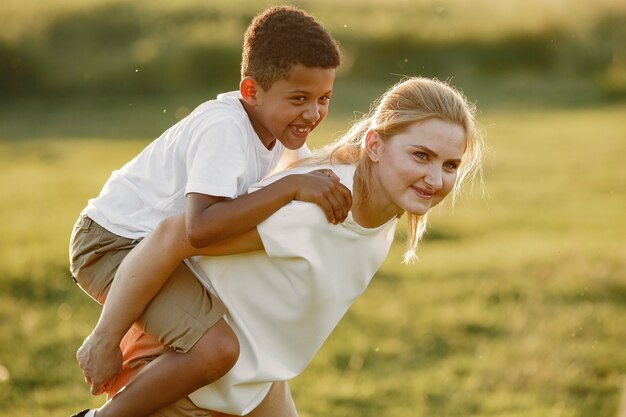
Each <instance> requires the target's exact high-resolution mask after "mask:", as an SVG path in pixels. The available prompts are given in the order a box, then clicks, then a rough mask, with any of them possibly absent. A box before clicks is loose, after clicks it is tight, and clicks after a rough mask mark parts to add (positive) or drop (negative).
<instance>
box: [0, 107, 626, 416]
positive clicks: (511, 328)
mask: <svg viewBox="0 0 626 417" xmlns="http://www.w3.org/2000/svg"><path fill="white" fill-rule="evenodd" d="M624 114H626V106H624V105H614V106H607V107H603V108H595V109H586V110H585V109H579V110H544V111H531V110H519V111H517V112H515V113H511V112H496V111H490V112H485V113H484V114H483V115H482V116H481V122H482V123H483V125H484V126H485V128H486V130H487V133H488V137H489V142H490V144H491V147H492V156H491V158H490V162H489V163H488V164H487V171H486V178H485V180H486V185H487V191H488V193H489V196H488V197H486V198H484V197H483V196H482V194H481V193H480V192H475V193H474V194H471V195H468V196H467V197H466V198H464V199H462V200H461V201H459V202H458V203H457V207H455V208H454V209H452V208H451V207H444V208H443V209H441V210H438V211H437V212H436V213H435V215H434V216H433V221H432V227H431V229H430V231H429V234H428V237H427V239H426V240H425V242H424V243H423V245H422V247H421V249H420V258H421V259H420V261H419V262H418V263H417V264H416V265H414V266H411V267H407V266H402V265H400V253H401V251H402V243H401V242H400V243H398V244H397V245H395V246H394V248H393V251H392V253H391V255H390V257H389V259H388V261H387V262H386V263H385V265H384V267H383V268H382V270H381V271H380V273H379V275H378V276H377V278H376V279H375V280H374V282H373V284H372V286H371V288H370V289H369V290H368V292H367V293H366V295H365V296H364V297H363V298H362V299H361V300H360V301H358V302H357V303H356V305H355V306H354V308H353V309H352V310H351V312H350V313H349V315H348V316H347V317H346V319H345V320H344V321H343V322H342V323H341V324H340V326H339V328H338V329H337V331H336V332H335V333H334V334H333V336H332V337H331V338H330V340H329V341H328V343H327V344H326V345H325V347H324V348H323V350H322V352H321V353H320V354H319V356H318V357H317V358H316V360H315V361H314V362H313V364H312V365H311V366H310V368H309V369H308V370H307V371H306V372H305V373H304V374H303V375H302V376H301V377H299V378H297V379H296V380H295V381H294V382H293V391H294V396H295V398H296V401H297V403H298V405H299V408H300V411H301V415H302V416H304V417H312V416H320V415H330V416H377V417H380V416H385V417H400V416H402V417H404V416H470V415H471V416H495V415H497V416H520V417H521V416H571V417H583V416H594V417H596V416H598V417H600V416H606V417H614V416H616V413H617V408H618V402H619V394H620V390H621V389H622V387H623V386H624V381H625V380H624V378H625V375H626V353H625V351H624V349H623V344H624V342H625V341H626V322H625V319H624V317H626V276H625V274H624V271H625V270H626V247H625V246H624V236H625V233H626V219H624V216H623V213H624V212H625V211H626V185H625V184H626V171H624V169H623V164H622V158H623V155H624V154H626V142H625V141H624V140H623V139H624V138H625V137H626V125H625V124H624V122H623V120H624ZM24 122H25V120H24ZM346 126H347V122H346V121H345V120H343V119H342V118H335V119H330V120H329V121H328V122H327V124H326V126H325V127H323V128H322V130H321V131H320V132H318V133H317V135H316V136H315V138H314V143H317V144H320V143H321V142H322V141H323V140H322V138H326V137H328V136H330V135H331V134H332V133H334V132H336V131H338V130H340V129H344V128H345V127H346ZM146 143H147V140H146V139H127V140H119V139H108V138H102V139H97V138H90V139H77V138H72V137H56V138H46V139H37V138H31V139H28V138H22V139H21V140H11V139H10V138H4V139H3V140H2V141H0V185H1V187H2V196H3V197H2V200H0V215H1V216H2V218H4V219H5V221H4V222H3V225H2V233H0V323H2V326H0V415H1V416H7V417H9V416H10V417H27V416H28V417H39V416H41V417H44V416H49V415H65V414H69V413H70V412H71V411H73V410H76V409H79V408H80V407H82V406H86V405H89V404H91V405H97V404H99V403H100V399H94V398H91V397H90V396H89V394H88V392H87V389H86V387H85V386H84V385H83V383H82V380H81V374H80V371H79V369H78V368H77V366H76V365H75V362H74V360H73V353H74V351H75V349H76V348H77V346H78V345H79V344H80V342H81V340H82V338H83V337H84V336H85V335H86V334H87V333H88V332H89V330H90V328H91V326H92V325H93V324H94V321H95V319H96V317H97V314H98V311H99V309H98V307H96V306H95V305H93V304H92V303H91V302H90V301H89V300H88V299H87V297H86V296H84V295H82V293H81V292H80V291H79V290H78V289H77V288H76V287H75V286H74V284H73V283H72V282H71V280H70V278H69V275H68V272H67V260H66V258H67V255H66V251H67V240H68V234H69V231H70V229H71V226H72V224H73V221H74V219H75V217H76V215H77V214H78V212H79V211H80V210H81V208H82V207H83V205H84V204H85V201H86V199H87V198H89V197H90V196H93V195H94V193H96V192H97V191H98V190H99V188H100V187H101V185H102V183H103V182H104V181H105V180H106V178H107V177H108V175H109V173H110V171H111V170H112V169H114V168H116V167H118V166H119V165H120V164H122V163H123V162H125V161H126V160H127V159H128V158H130V157H131V156H132V155H133V154H134V153H136V152H137V151H138V150H139V149H140V148H141V147H143V146H144V145H145V144H146ZM399 233H400V236H399V237H400V241H401V240H402V231H400V232H399Z"/></svg>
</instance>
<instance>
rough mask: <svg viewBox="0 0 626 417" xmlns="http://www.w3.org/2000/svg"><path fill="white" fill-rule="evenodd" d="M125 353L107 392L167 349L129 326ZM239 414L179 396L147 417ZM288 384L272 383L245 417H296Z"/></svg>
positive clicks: (126, 381) (123, 341)
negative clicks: (266, 392)
mask: <svg viewBox="0 0 626 417" xmlns="http://www.w3.org/2000/svg"><path fill="white" fill-rule="evenodd" d="M122 350H123V353H124V360H125V362H124V369H123V371H122V373H121V374H120V377H119V378H118V380H117V384H116V385H115V386H114V387H112V389H111V390H110V391H108V392H107V394H108V396H109V397H113V396H114V395H115V394H116V393H117V392H118V391H120V390H121V389H122V388H123V387H124V386H125V385H127V384H128V383H129V382H130V381H132V380H133V379H134V378H135V376H136V375H137V374H138V373H139V372H141V370H142V369H143V368H144V367H145V366H147V364H148V363H150V362H151V361H153V360H155V359H156V358H157V357H159V356H160V355H162V354H164V353H165V352H166V351H167V347H165V346H164V345H163V344H161V343H160V342H159V341H158V340H156V339H155V338H153V337H151V336H150V335H147V334H145V333H142V332H141V331H139V330H138V329H136V328H134V327H133V328H131V329H130V331H129V332H128V333H127V334H126V335H125V336H124V339H123V340H122ZM207 416H211V417H238V416H231V415H227V414H222V413H217V412H211V411H209V410H206V409H203V408H199V407H197V406H195V405H194V404H193V403H192V402H191V400H189V398H188V397H185V398H182V399H179V400H178V401H177V402H176V403H174V404H172V405H170V406H168V407H166V408H163V409H161V410H159V411H158V412H156V413H155V414H153V415H152V416H150V417H207ZM297 416H298V413H297V411H296V407H295V404H294V402H293V398H292V397H291V392H290V390H289V385H288V384H287V382H285V381H280V382H275V383H274V384H273V385H272V388H271V389H270V391H269V393H268V394H267V396H266V397H265V399H264V400H263V401H262V402H261V404H259V406H258V407H257V408H255V409H254V410H253V411H252V412H251V413H250V414H248V415H247V416H246V417H297Z"/></svg>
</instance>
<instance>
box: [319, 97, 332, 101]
mask: <svg viewBox="0 0 626 417" xmlns="http://www.w3.org/2000/svg"><path fill="white" fill-rule="evenodd" d="M320 101H322V102H327V101H330V96H322V97H320Z"/></svg>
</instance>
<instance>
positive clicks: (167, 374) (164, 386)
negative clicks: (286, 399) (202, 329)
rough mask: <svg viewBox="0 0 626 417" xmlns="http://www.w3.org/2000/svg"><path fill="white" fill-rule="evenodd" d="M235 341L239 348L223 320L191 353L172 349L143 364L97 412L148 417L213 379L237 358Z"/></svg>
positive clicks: (101, 416) (103, 416) (106, 416)
mask: <svg viewBox="0 0 626 417" xmlns="http://www.w3.org/2000/svg"><path fill="white" fill-rule="evenodd" d="M232 343H235V344H236V346H237V347H238V344H237V339H236V336H235V335H234V333H233V332H232V330H231V328H230V326H228V324H226V322H225V321H224V320H223V319H222V320H220V321H219V322H218V323H217V324H215V325H214V326H213V327H211V328H210V329H209V330H208V331H207V332H206V334H205V335H204V336H203V337H202V338H201V339H200V340H199V341H198V342H197V343H196V344H195V346H194V347H193V348H192V349H191V350H190V351H189V352H187V353H178V352H175V351H173V350H169V351H167V352H166V353H165V354H163V355H161V356H159V357H158V358H157V359H155V360H153V361H152V362H150V363H149V364H148V365H146V366H144V367H143V369H141V370H140V371H139V372H138V373H137V375H136V376H135V377H134V378H133V380H132V381H131V382H130V383H129V384H128V385H126V387H125V388H124V389H123V390H122V391H120V392H119V393H118V394H117V395H115V396H114V397H113V398H112V399H111V400H110V401H108V402H107V403H105V404H104V405H103V406H102V407H101V408H100V409H99V410H98V411H97V415H98V417H111V416H116V417H126V416H128V417H142V416H146V417H147V416H149V415H151V414H152V413H154V412H156V411H158V410H160V409H162V408H163V407H165V406H167V405H169V404H171V403H174V402H175V401H177V400H178V399H180V398H182V397H184V396H186V395H187V394H189V393H190V392H193V391H195V390H196V389H198V388H200V387H203V386H205V385H208V384H210V383H212V382H214V381H215V380H217V379H219V378H220V377H221V376H223V375H224V371H223V370H224V369H227V370H228V369H230V368H231V367H232V366H233V365H234V363H235V362H236V360H237V357H236V356H234V355H233V354H232V352H233V351H234V350H235V349H234V346H233V345H232ZM237 352H238V351H237ZM211 357H212V358H211ZM207 360H209V361H210V362H207ZM155 394H157V395H155Z"/></svg>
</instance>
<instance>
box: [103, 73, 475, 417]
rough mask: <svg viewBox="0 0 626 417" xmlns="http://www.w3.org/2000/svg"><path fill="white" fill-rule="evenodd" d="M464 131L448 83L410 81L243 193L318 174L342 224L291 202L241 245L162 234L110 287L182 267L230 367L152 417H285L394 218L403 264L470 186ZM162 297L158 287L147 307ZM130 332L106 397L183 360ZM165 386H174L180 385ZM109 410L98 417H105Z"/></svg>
mask: <svg viewBox="0 0 626 417" xmlns="http://www.w3.org/2000/svg"><path fill="white" fill-rule="evenodd" d="M474 117H475V114H474V109H473V107H472V106H471V105H470V104H469V103H468V102H467V100H466V99H465V98H464V96H463V95H462V94H460V93H459V92H458V91H457V90H455V89H454V88H452V87H451V86H449V85H447V84H446V83H443V82H440V81H436V80H432V79H427V78H409V79H406V80H404V81H402V82H400V83H398V84H396V85H395V86H393V87H392V88H391V89H390V90H388V91H387V92H386V93H385V94H384V95H383V96H382V97H381V98H380V99H379V100H378V101H377V102H376V103H375V105H374V106H373V108H372V111H371V112H370V114H369V115H367V116H366V117H364V118H363V119H362V120H361V121H359V122H357V123H356V124H355V125H354V126H353V127H352V129H351V130H350V131H349V132H348V133H347V134H346V135H344V136H343V137H342V138H341V139H340V140H338V141H337V142H336V143H334V144H331V145H328V146H326V147H325V148H323V149H321V150H320V151H318V152H317V153H315V154H314V155H313V156H311V157H310V158H308V159H305V160H303V161H300V162H299V163H297V166H295V167H292V168H291V169H290V170H288V171H285V172H283V173H280V174H278V175H275V176H273V177H270V178H268V179H266V180H264V181H263V182H261V183H260V184H258V186H257V187H256V188H255V189H258V188H260V187H263V186H265V185H267V184H269V183H271V182H273V181H276V180H277V179H279V178H281V177H282V176H284V175H287V174H289V173H298V172H308V171H312V170H317V169H327V170H330V171H332V172H333V173H334V174H335V175H337V176H338V177H339V179H340V181H341V182H342V183H343V184H344V185H345V186H346V187H348V188H349V189H350V190H351V191H352V193H353V197H352V201H353V203H352V208H351V211H350V213H349V214H348V218H347V219H346V221H345V222H343V223H342V224H338V225H333V224H329V223H328V222H327V221H326V220H325V217H324V214H323V212H322V211H321V210H320V209H319V208H318V207H316V206H315V205H312V204H309V203H304V202H292V203H290V204H288V205H287V206H285V207H283V208H282V209H280V210H279V211H277V212H276V213H275V214H274V215H272V216H271V217H270V218H269V219H268V220H266V221H264V222H263V223H261V224H259V225H258V226H257V227H256V228H254V229H251V230H249V231H247V232H246V233H243V234H241V235H239V236H236V237H234V238H230V239H227V240H225V241H223V242H220V243H218V244H215V245H212V246H210V247H206V248H203V249H197V248H194V247H192V246H191V245H190V244H189V242H187V240H186V238H185V233H184V215H181V216H179V217H174V218H170V219H168V220H166V221H165V222H163V223H161V224H160V225H159V227H158V228H157V230H156V231H155V232H154V233H153V234H151V235H150V236H149V237H147V238H146V239H145V240H144V241H143V242H141V243H140V244H139V245H138V246H137V248H136V250H134V251H133V252H132V253H131V254H130V255H129V256H128V257H127V258H126V259H125V260H124V262H123V264H122V266H121V267H120V269H119V271H118V274H126V276H127V277H132V278H133V279H141V280H146V281H151V280H152V281H154V282H160V280H161V279H162V277H167V276H169V275H171V273H172V272H173V271H174V270H175V269H176V268H177V267H179V265H180V263H181V262H182V261H183V260H185V262H186V263H187V265H188V266H190V267H191V268H192V270H193V271H194V273H195V275H196V276H197V280H196V279H194V278H191V279H190V281H191V282H190V284H189V288H190V289H189V291H190V295H189V297H190V299H193V298H194V296H197V294H202V293H203V292H204V291H209V292H210V293H211V294H213V295H215V296H217V297H219V299H220V300H221V301H222V302H223V303H224V304H225V305H226V307H227V309H228V312H227V313H226V315H225V319H226V321H227V322H228V324H229V325H230V326H231V327H232V328H233V330H234V332H235V334H236V335H237V338H238V340H239V344H240V355H239V359H238V361H237V363H236V364H235V365H234V367H233V368H232V369H231V370H230V371H229V372H228V373H227V374H226V375H225V376H224V377H223V378H221V379H220V380H218V381H217V382H215V383H213V384H210V385H208V386H205V387H203V388H200V389H199V390H197V391H195V392H194V393H193V394H191V395H190V396H189V397H188V398H183V399H182V400H180V401H179V402H178V403H176V404H174V405H171V406H170V407H168V408H166V409H163V410H162V411H160V412H158V413H157V414H155V415H162V416H176V415H188V416H199V415H207V416H208V415H213V416H215V415H220V414H219V413H228V414H232V415H248V414H249V413H251V414H249V415H251V416H252V415H254V416H268V417H269V416H295V415H297V413H296V411H295V406H294V405H293V401H292V400H291V396H290V395H289V390H288V388H287V385H286V381H288V380H289V379H292V378H293V377H295V376H296V375H298V374H299V373H301V372H302V370H304V368H305V367H306V366H307V365H308V364H309V362H310V361H311V360H312V358H313V357H314V355H315V353H316V352H317V351H318V350H319V348H320V346H321V345H322V343H323V342H324V341H325V340H326V338H327V337H328V336H329V334H330V333H331V332H332V330H333V329H334V327H335V326H336V325H337V323H338V322H339V320H340V319H341V318H342V317H343V315H344V314H345V312H346V311H347V309H348V308H349V307H350V305H351V304H352V303H353V302H354V300H355V299H356V298H357V297H359V296H360V295H361V294H362V293H363V291H364V290H365V289H366V287H367V285H368V284H369V282H370V280H371V279H372V277H373V276H374V274H375V272H376V271H377V269H378V268H379V267H380V266H381V264H382V262H383V261H384V259H385V257H386V256H387V253H388V251H389V248H390V246H391V243H392V241H393V238H394V230H395V227H396V223H397V221H398V219H399V218H400V217H402V216H403V215H406V218H407V221H408V230H409V239H408V246H407V248H406V252H405V261H406V262H410V261H412V260H413V259H414V258H415V256H416V250H417V247H418V243H419V241H420V239H421V237H422V235H423V234H424V232H425V226H426V217H427V213H428V211H429V210H430V209H431V208H432V207H434V206H436V205H437V204H439V203H440V202H441V201H442V200H443V199H444V198H445V197H446V196H447V195H448V194H450V193H452V194H453V196H455V195H457V194H458V192H459V191H460V188H461V185H462V184H463V183H464V182H465V180H467V179H470V178H471V177H473V176H475V175H476V174H477V173H480V162H481V156H482V150H483V142H482V136H481V134H480V133H479V130H478V129H477V127H476V124H475V118H474ZM251 191H252V192H254V189H253V190H251ZM218 255H219V256H218ZM193 292H195V294H193ZM166 296H167V284H166V286H165V288H164V289H163V290H162V291H161V293H159V294H158V295H157V297H166ZM137 297H139V298H140V297H141V294H137ZM141 302H143V301H141ZM149 309H150V306H149V305H148V307H147V309H146V314H149ZM119 314H123V312H119ZM109 325H110V326H113V327H114V326H115V323H110V324H109ZM142 331H145V333H149V329H137V328H134V329H131V331H130V332H129V334H128V335H127V337H126V338H125V340H124V341H123V346H122V348H123V351H124V357H125V360H126V362H125V368H124V371H123V372H122V376H121V378H119V379H118V381H117V383H116V385H115V387H112V388H111V390H110V392H109V394H110V395H113V394H115V393H116V392H118V391H119V390H120V389H121V388H122V387H123V386H124V385H126V383H127V382H128V381H129V380H130V384H143V383H144V381H146V380H148V375H149V376H150V378H154V376H155V375H158V373H159V363H160V361H159V358H160V357H163V356H165V355H169V356H172V355H184V354H182V353H177V352H174V351H173V350H171V349H168V348H166V347H164V345H166V344H167V343H166V341H163V340H161V341H160V344H159V343H157V342H156V341H155V340H153V339H152V338H151V337H150V336H149V335H144V334H142ZM155 357H156V360H153V361H152V359H154V358H155ZM146 362H150V363H149V364H148V365H147V366H143V365H145V363H146ZM177 384H183V385H184V375H181V380H180V381H177V382H176V385H177ZM172 389H176V386H174V384H173V386H172ZM123 395H125V392H124V391H123V390H122V391H120V392H119V393H118V394H117V396H118V397H121V396H123ZM118 397H113V398H112V399H111V400H110V401H109V403H108V404H107V405H106V406H105V407H103V408H102V409H101V410H100V411H98V417H106V415H107V411H108V410H114V409H115V402H116V398H118ZM164 405H165V404H164ZM208 410H213V412H209V411H208Z"/></svg>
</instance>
